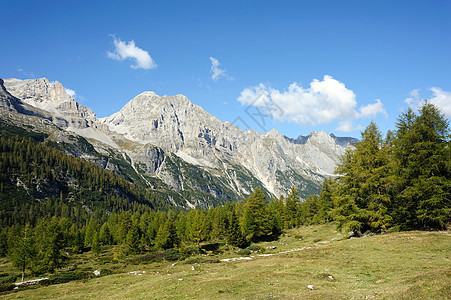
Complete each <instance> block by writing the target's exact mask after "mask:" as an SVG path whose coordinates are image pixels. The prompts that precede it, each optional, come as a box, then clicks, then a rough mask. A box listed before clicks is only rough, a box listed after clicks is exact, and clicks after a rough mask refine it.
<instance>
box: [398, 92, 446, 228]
mask: <svg viewBox="0 0 451 300" xmlns="http://www.w3.org/2000/svg"><path fill="white" fill-rule="evenodd" d="M449 141H450V131H449V121H448V120H447V119H446V117H445V116H444V115H443V114H442V113H441V112H440V110H439V109H438V108H437V107H436V106H434V105H433V104H432V103H430V102H428V101H426V102H425V103H424V104H423V105H422V106H421V107H420V110H419V115H416V114H415V113H414V112H413V110H411V109H410V110H408V111H407V112H406V113H404V114H403V115H402V116H401V117H400V118H399V120H398V122H397V131H396V138H395V150H394V152H395V157H396V160H397V165H396V177H397V179H398V181H397V194H396V198H395V201H396V204H395V207H394V208H395V218H396V220H397V222H398V223H399V224H400V226H401V227H402V228H404V229H427V228H437V229H439V228H445V227H446V223H447V222H449V221H450V214H451V204H450V203H451V148H450V145H449Z"/></svg>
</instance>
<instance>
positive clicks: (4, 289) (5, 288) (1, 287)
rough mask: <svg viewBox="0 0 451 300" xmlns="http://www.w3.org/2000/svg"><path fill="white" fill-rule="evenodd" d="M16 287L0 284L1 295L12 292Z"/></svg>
mask: <svg viewBox="0 0 451 300" xmlns="http://www.w3.org/2000/svg"><path fill="white" fill-rule="evenodd" d="M14 287H15V285H14V284H11V283H2V284H0V293H3V292H8V291H12V290H13V289H14Z"/></svg>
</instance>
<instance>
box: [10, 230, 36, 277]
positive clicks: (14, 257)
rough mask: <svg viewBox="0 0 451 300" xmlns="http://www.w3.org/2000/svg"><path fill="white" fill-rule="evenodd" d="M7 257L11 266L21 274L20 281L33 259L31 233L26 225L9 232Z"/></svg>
mask: <svg viewBox="0 0 451 300" xmlns="http://www.w3.org/2000/svg"><path fill="white" fill-rule="evenodd" d="M9 244H10V245H9V253H8V257H9V259H10V260H11V262H12V264H13V266H15V267H17V268H19V269H20V271H21V272H22V281H24V278H25V270H26V269H27V268H29V267H30V263H31V261H32V260H33V258H34V257H35V251H34V245H33V240H32V231H31V228H30V226H29V225H28V224H27V225H25V226H24V227H21V226H15V227H13V229H12V230H11V237H10V243H9Z"/></svg>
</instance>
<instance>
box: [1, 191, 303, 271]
mask: <svg viewBox="0 0 451 300" xmlns="http://www.w3.org/2000/svg"><path fill="white" fill-rule="evenodd" d="M307 218H308V216H307V215H306V210H304V206H303V202H301V201H300V198H299V195H298V192H297V190H296V189H295V188H293V189H292V191H291V193H290V195H289V196H288V197H287V199H286V200H285V199H284V198H283V197H281V198H279V199H275V198H273V199H271V200H269V199H268V197H267V196H266V195H265V194H264V193H263V192H262V191H261V190H260V189H258V188H256V189H255V191H254V192H253V193H252V194H251V195H250V196H249V197H248V198H247V199H245V200H244V201H242V202H234V203H227V204H226V205H223V206H218V207H212V208H210V209H208V210H190V211H180V212H176V211H174V210H168V211H161V210H160V211H155V210H147V211H144V212H139V211H135V212H133V211H131V210H128V211H124V212H121V213H118V214H116V213H113V214H111V215H110V216H109V217H108V219H107V220H106V221H102V219H101V218H98V217H96V216H95V215H92V216H91V218H90V219H89V221H87V222H86V223H85V224H84V225H83V226H77V224H75V223H73V222H71V221H70V220H69V219H68V218H61V217H56V216H53V217H43V218H41V219H39V221H38V222H37V223H36V225H35V226H31V225H30V224H25V225H21V224H14V225H13V226H10V227H4V228H3V229H2V230H1V231H0V256H5V255H6V256H8V257H9V258H10V259H11V261H12V262H13V264H14V265H15V266H16V267H18V268H20V269H21V270H22V271H23V272H25V270H29V271H30V272H31V273H33V274H42V273H46V272H54V271H55V269H57V268H60V267H62V266H64V265H65V263H66V262H67V260H68V258H69V256H68V254H70V253H72V254H74V253H81V252H84V251H92V252H93V253H94V254H95V255H98V254H99V253H100V251H101V249H102V247H103V246H110V245H119V246H120V247H119V249H120V250H119V252H120V253H116V256H117V257H118V258H119V257H123V256H126V255H129V254H137V253H147V252H154V251H161V250H167V249H174V251H177V252H179V253H186V252H189V251H194V252H195V253H198V252H199V251H200V249H201V248H202V245H205V244H209V243H227V244H228V245H231V246H234V247H239V248H245V247H247V246H249V245H250V243H251V242H258V241H262V240H273V239H276V238H277V237H278V236H279V235H280V234H281V233H282V232H283V230H284V229H289V228H292V227H295V226H298V225H300V224H303V223H305V222H307ZM193 249H194V250H193Z"/></svg>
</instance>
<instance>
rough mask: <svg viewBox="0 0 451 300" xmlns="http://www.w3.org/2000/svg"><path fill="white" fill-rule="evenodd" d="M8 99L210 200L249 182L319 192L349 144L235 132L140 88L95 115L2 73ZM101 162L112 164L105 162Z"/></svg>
mask: <svg viewBox="0 0 451 300" xmlns="http://www.w3.org/2000/svg"><path fill="white" fill-rule="evenodd" d="M9 93H11V94H9ZM14 99H15V100H14ZM19 99H20V100H19ZM8 101H9V102H8ZM14 101H16V102H17V101H19V102H20V101H22V102H24V103H26V104H28V105H30V106H32V107H35V108H36V109H41V110H44V111H46V112H48V114H49V115H50V116H51V119H52V120H53V123H54V124H56V125H57V126H58V127H59V128H61V129H64V130H68V131H71V132H74V133H76V134H78V135H80V136H83V137H85V138H86V139H88V140H89V141H90V142H91V143H92V145H94V147H95V148H96V150H97V151H98V152H99V153H105V154H107V153H111V151H113V152H114V153H115V155H116V156H117V157H124V158H125V159H124V161H126V163H127V164H129V165H130V166H129V167H128V169H129V170H134V171H135V172H136V174H137V176H141V177H142V180H143V181H145V182H148V181H147V179H149V178H150V177H149V176H151V177H156V178H158V180H161V181H162V182H163V183H164V184H166V185H167V186H170V187H172V188H173V189H174V190H175V191H184V190H187V189H194V190H196V189H197V190H198V191H200V193H201V194H202V193H204V194H202V195H205V193H206V194H208V195H209V196H212V197H214V198H216V197H223V196H224V193H225V192H224V191H225V190H227V193H229V192H230V191H232V192H233V193H234V194H235V195H238V196H239V197H241V196H244V195H248V194H250V193H251V192H252V190H253V189H254V188H255V187H256V186H262V187H264V189H265V190H266V191H268V192H270V193H272V194H273V195H275V196H279V195H287V194H288V193H289V192H290V190H291V188H292V187H293V186H294V187H296V188H297V189H298V190H299V192H300V195H301V197H306V196H308V195H309V194H311V193H316V192H318V191H319V188H320V185H321V183H322V180H323V179H324V178H325V177H327V176H331V175H332V173H333V171H334V169H335V168H336V165H337V163H338V162H339V157H340V156H341V155H342V154H344V152H345V150H346V147H348V146H349V143H347V141H348V140H346V139H340V138H337V137H335V136H333V135H332V136H331V135H329V134H327V133H325V132H324V131H322V132H312V133H311V134H310V135H309V136H307V137H299V138H297V139H296V140H294V139H289V138H287V137H285V136H283V135H281V134H280V133H279V132H278V131H277V130H275V129H273V130H271V131H270V132H268V133H266V134H260V133H258V132H255V131H253V130H248V131H243V130H241V129H239V128H237V127H235V126H233V125H232V124H230V123H229V122H222V121H220V120H219V119H217V118H216V117H214V116H212V115H210V114H209V113H207V112H206V111H205V110H204V109H202V108H201V107H199V106H197V105H195V104H194V103H192V102H191V101H190V100H189V99H188V98H186V97H185V96H183V95H176V96H162V97H160V96H158V95H157V94H155V93H153V92H144V93H141V94H139V95H138V96H136V97H135V98H133V99H132V100H131V101H130V102H128V103H127V104H126V105H125V106H124V107H123V108H122V109H121V110H120V111H119V112H117V113H115V114H113V115H111V116H109V117H106V118H101V119H98V118H96V116H95V115H94V113H93V112H92V111H91V109H89V108H87V107H84V106H82V105H80V104H79V103H77V102H76V101H75V100H74V99H73V98H72V97H71V96H69V95H68V94H67V93H66V91H65V89H64V87H63V86H62V85H61V84H60V83H59V82H53V83H51V82H49V81H48V80H47V79H45V78H41V79H30V80H18V79H7V80H5V83H4V87H3V86H2V85H1V84H0V108H3V110H5V111H6V110H14V109H15V107H16V106H15V104H14V103H16V102H14ZM104 167H105V168H108V169H112V170H116V169H115V168H117V166H116V165H113V164H111V163H110V162H109V161H108V160H106V161H105V162H104ZM146 176H147V177H146ZM146 178H147V179H146ZM148 185H149V186H152V185H153V184H152V183H149V182H148ZM199 195H200V194H199ZM199 197H200V196H199ZM186 201H187V205H188V206H190V207H191V205H193V204H192V203H197V204H196V205H200V206H202V199H200V198H193V197H192V198H191V199H190V201H192V202H191V203H190V202H189V201H188V200H186Z"/></svg>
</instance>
